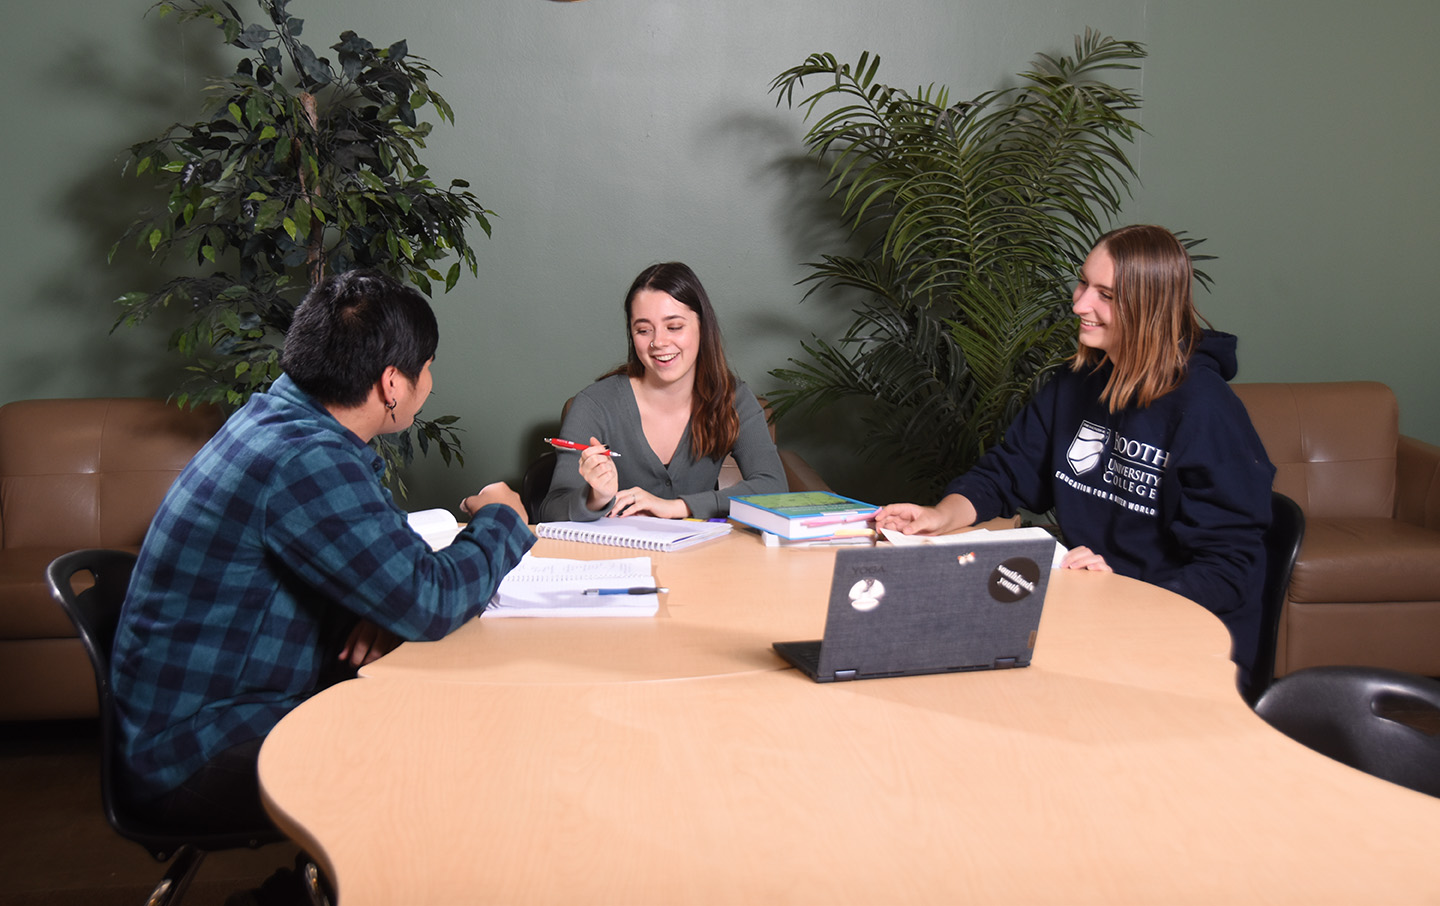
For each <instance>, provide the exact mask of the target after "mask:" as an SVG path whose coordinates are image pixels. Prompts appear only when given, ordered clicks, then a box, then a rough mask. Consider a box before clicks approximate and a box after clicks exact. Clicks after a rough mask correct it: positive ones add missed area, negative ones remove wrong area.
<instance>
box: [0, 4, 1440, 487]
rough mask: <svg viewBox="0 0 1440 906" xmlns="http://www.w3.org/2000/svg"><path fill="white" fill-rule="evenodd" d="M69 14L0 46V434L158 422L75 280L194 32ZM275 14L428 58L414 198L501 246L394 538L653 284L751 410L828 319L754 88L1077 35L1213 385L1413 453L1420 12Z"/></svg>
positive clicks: (181, 68)
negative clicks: (1394, 396)
mask: <svg viewBox="0 0 1440 906" xmlns="http://www.w3.org/2000/svg"><path fill="white" fill-rule="evenodd" d="M247 3H248V0H237V5H238V6H239V7H240V8H242V10H243V9H246V8H247ZM13 6H15V5H13V4H12V7H13ZM86 6H87V7H89V8H86V9H84V11H83V13H77V11H76V7H75V5H72V4H24V5H21V6H19V8H12V9H8V10H7V11H6V12H5V13H4V14H3V21H4V22H5V24H6V26H7V28H6V32H7V37H8V38H9V45H10V46H9V50H8V51H7V53H6V54H5V55H3V57H0V77H3V80H4V84H5V86H6V88H7V91H6V92H5V94H4V98H3V100H0V104H3V105H4V106H3V110H4V113H5V122H6V123H7V134H6V137H5V140H4V148H5V151H4V167H3V169H0V185H3V188H4V195H3V197H4V198H5V200H6V210H5V213H6V216H4V217H3V218H0V231H3V232H0V256H3V257H0V261H3V266H4V274H5V276H6V285H7V292H5V293H4V294H3V296H0V323H3V325H4V328H3V330H0V366H3V367H0V402H5V401H8V400H12V399H21V398H27V397H52V396H94V395H142V394H163V393H164V392H166V391H167V390H168V389H169V386H170V385H169V383H168V381H169V380H170V379H171V377H172V376H173V375H174V373H175V371H176V367H177V366H176V363H175V362H173V361H171V360H169V359H168V358H167V357H166V356H165V355H164V354H163V352H162V351H161V349H162V339H163V336H164V332H165V328H164V326H163V325H156V326H155V327H154V328H147V329H144V330H141V331H126V332H122V333H119V334H116V335H113V336H112V335H110V334H109V328H110V321H111V318H112V316H113V312H112V310H111V309H110V308H109V307H108V305H107V303H108V300H110V299H113V298H114V297H115V296H116V295H118V294H119V293H121V292H123V291H125V290H128V289H133V288H136V287H137V286H140V285H144V284H143V281H144V280H145V279H146V277H147V269H146V267H145V265H144V264H143V263H142V262H137V261H135V260H134V258H133V257H130V258H127V259H125V260H124V261H123V262H121V263H117V265H115V266H107V265H106V264H105V252H106V249H107V248H108V246H109V245H110V243H111V242H113V241H114V239H115V238H116V237H117V236H118V234H119V232H120V231H121V230H122V229H123V227H124V225H125V224H126V223H127V222H128V219H129V217H130V215H131V212H133V211H134V210H135V209H136V205H137V199H136V194H135V193H136V190H137V186H136V185H135V184H134V183H133V182H127V183H122V182H120V181H119V179H118V173H119V160H120V155H121V152H122V151H123V149H124V148H125V147H127V146H128V145H129V144H131V143H133V142H135V141H138V140H140V139H142V138H145V137H148V136H149V135H152V134H154V133H156V132H158V131H159V130H160V129H161V128H163V127H164V126H165V125H166V124H168V123H170V122H172V121H175V120H178V119H191V118H194V117H195V116H196V115H197V103H196V97H197V95H198V93H199V91H200V89H201V87H202V86H203V80H204V76H205V74H206V73H207V72H211V71H216V70H215V69H214V67H216V66H221V65H224V64H223V63H221V62H219V61H220V60H221V59H222V58H223V54H220V53H219V52H217V50H216V48H215V40H214V38H213V37H212V32H211V30H210V29H208V28H207V27H205V26H202V25H199V24H194V25H191V26H188V27H185V28H180V27H178V26H176V25H175V24H174V23H173V22H172V21H170V20H163V21H162V20H160V19H159V18H158V17H157V16H156V15H155V14H153V13H152V14H150V15H149V16H146V15H145V11H146V10H147V8H148V6H149V4H148V2H147V0H117V2H111V3H104V4H101V3H92V4H87V5H86ZM291 12H292V13H293V14H295V15H298V16H300V17H301V18H304V19H305V20H306V32H305V37H306V38H307V39H308V40H309V41H310V42H311V43H312V44H314V45H316V46H322V45H328V44H330V43H333V41H334V38H335V36H337V35H338V33H339V32H340V31H341V30H343V29H346V28H350V29H354V30H355V31H357V32H359V33H360V34H361V35H363V36H365V37H367V38H370V39H372V40H375V41H377V42H389V41H393V40H398V39H400V38H405V39H407V40H408V41H409V44H410V48H411V51H412V53H416V54H419V55H421V56H424V57H426V58H428V59H429V60H430V62H431V63H432V64H433V65H435V66H436V67H437V68H438V69H439V70H440V71H441V73H442V76H441V78H440V79H439V81H438V82H437V87H438V88H439V89H440V90H441V91H442V92H443V93H444V94H445V95H446V96H447V98H448V99H449V100H450V101H451V103H452V104H453V106H454V107H455V109H456V113H457V116H458V118H459V124H458V126H457V127H456V128H449V127H440V128H439V129H438V131H437V134H436V135H435V137H434V138H433V139H432V141H431V149H430V150H431V157H430V163H431V165H432V169H433V170H434V171H435V172H436V173H437V174H438V175H439V176H441V177H443V178H446V179H448V178H451V177H464V178H466V179H469V180H470V181H471V182H472V183H473V184H474V186H475V187H476V191H477V193H478V194H479V195H480V197H481V199H482V200H483V202H484V203H485V204H486V205H487V206H488V207H490V208H492V209H494V210H495V211H496V212H497V215H498V217H497V219H496V221H495V236H494V238H493V239H491V240H488V241H483V243H482V246H481V274H480V277H479V279H478V280H477V279H472V278H470V277H469V276H468V275H467V276H466V278H465V279H464V280H462V282H461V284H460V286H459V287H457V289H456V290H455V291H454V292H452V293H450V294H449V295H448V296H444V297H442V298H440V299H438V300H437V306H436V307H437V310H438V312H439V314H440V319H441V325H442V330H443V332H444V336H443V339H442V343H441V349H440V355H439V360H438V361H437V364H436V367H435V373H436V387H437V389H436V393H435V396H434V398H433V402H432V403H431V404H430V406H429V407H428V408H429V411H430V412H431V414H439V413H441V412H449V413H453V414H457V415H460V416H461V417H462V419H463V422H462V424H463V425H464V426H466V427H467V428H468V432H467V434H466V435H465V437H466V450H467V454H466V456H467V464H466V466H465V467H464V468H463V469H456V468H450V469H445V468H444V467H442V466H441V465H440V464H439V463H438V461H437V462H434V463H426V464H423V465H421V466H420V467H418V468H417V469H416V470H415V473H414V474H413V475H412V476H411V477H410V479H409V480H410V484H411V487H412V501H411V503H412V505H415V506H433V505H452V504H453V503H454V501H455V500H458V498H459V497H460V496H461V494H462V493H463V492H467V491H470V490H473V489H474V488H475V487H478V486H479V485H481V484H483V483H485V482H486V481H490V480H493V479H496V478H504V479H507V480H510V481H512V482H515V481H518V479H519V477H520V475H521V473H522V471H523V469H524V464H525V463H526V462H527V461H528V460H529V459H530V458H531V457H533V456H534V455H535V454H536V453H537V452H539V449H538V446H537V444H538V437H539V436H540V435H541V434H543V433H544V432H545V431H547V430H553V429H554V428H555V427H556V424H557V421H558V413H559V407H560V405H561V403H562V402H563V401H564V399H565V398H566V397H567V396H569V395H570V394H572V393H574V392H575V391H576V390H578V389H579V388H580V387H581V386H583V385H584V384H585V383H586V382H588V381H589V380H590V379H591V378H593V377H594V376H596V375H597V374H599V373H600V372H602V371H604V370H605V369H606V368H608V367H609V366H610V365H612V364H614V363H615V362H617V361H619V360H620V359H621V358H622V355H623V350H624V336H623V325H622V324H621V316H620V301H621V294H622V293H623V292H624V290H625V288H626V287H627V286H628V283H629V281H630V279H631V277H633V276H634V274H635V273H637V272H638V271H639V270H640V269H641V268H642V267H644V266H645V265H647V264H649V263H651V262H654V261H658V260H667V259H672V258H678V259H681V260H685V261H687V262H689V263H690V264H691V265H692V266H694V267H695V269H696V270H697V272H698V273H699V274H700V276H701V278H702V279H703V280H704V281H705V283H706V285H707V288H708V289H709V290H710V293H711V296H712V297H713V298H714V299H715V301H716V304H717V308H718V309H719V311H720V315H721V319H722V323H723V325H724V327H725V331H726V342H727V348H728V351H729V353H730V357H731V360H732V364H733V365H734V367H735V368H736V369H737V370H738V371H739V372H740V374H741V376H742V377H744V378H745V379H747V380H748V381H749V382H750V383H751V385H752V386H753V387H754V388H755V389H757V390H760V391H764V390H765V389H766V388H767V387H770V386H773V382H772V381H771V379H770V378H769V377H768V375H767V372H768V371H769V369H771V368H775V367H777V366H781V365H783V364H785V360H786V358H787V357H789V356H791V355H793V354H795V353H796V352H797V351H798V347H799V342H800V341H801V340H802V339H806V338H808V337H809V336H810V335H811V334H812V333H814V334H820V335H822V336H827V337H833V336H834V335H835V334H836V333H837V332H838V330H839V329H840V327H841V326H842V325H843V324H844V323H845V322H846V320H847V318H846V315H847V309H846V308H845V306H844V304H843V301H840V300H833V299H832V300H826V299H818V298H813V297H812V299H811V300H809V301H807V302H805V303H804V304H801V302H800V298H801V295H802V292H803V291H802V290H801V289H799V288H797V287H796V286H795V285H794V284H795V283H796V281H798V280H799V279H801V278H802V277H803V276H804V275H805V273H806V271H805V269H804V267H803V262H805V261H808V260H814V259H815V258H816V257H818V256H819V255H820V254H822V253H824V252H825V251H828V250H831V249H834V248H836V247H837V244H838V243H839V242H840V241H841V238H842V236H841V233H840V232H839V231H838V230H837V228H836V225H835V224H834V222H833V219H832V218H831V216H830V209H829V207H828V205H827V204H826V202H825V201H824V199H823V197H822V195H821V193H820V192H819V191H818V188H819V187H818V185H817V182H816V180H815V178H814V176H813V174H809V173H807V172H805V171H804V170H803V168H797V167H795V166H794V165H793V164H792V162H791V158H792V157H793V155H795V154H796V153H797V152H798V151H799V150H800V136H801V134H802V132H803V123H802V120H801V117H800V115H799V113H798V112H796V111H791V110H788V109H785V108H779V109H777V108H776V106H775V104H774V99H773V98H772V97H771V96H770V95H769V94H768V93H767V88H768V85H769V82H770V80H771V79H772V78H773V77H774V76H775V75H776V74H777V73H779V72H781V71H782V70H784V69H786V68H788V67H790V66H793V65H795V64H797V63H799V62H801V61H802V60H803V59H804V57H805V56H806V55H807V54H808V53H810V52H812V51H817V50H828V51H831V52H834V53H835V54H837V55H838V56H840V57H841V58H852V59H853V58H854V57H856V56H858V54H859V52H860V51H861V50H864V49H868V50H871V51H873V52H878V53H879V54H880V55H881V56H882V57H883V59H884V63H883V64H882V69H881V75H882V78H883V79H884V80H886V81H888V82H891V83H893V84H900V85H916V84H919V83H922V82H924V83H929V82H935V83H941V84H946V85H949V86H950V87H951V89H952V91H953V92H954V93H956V94H957V95H962V96H963V95H969V94H974V93H978V92H980V91H982V90H985V89H988V88H992V87H995V86H996V85H998V84H1000V83H1001V82H1002V81H1003V80H1005V79H1006V78H1007V77H1008V76H1009V75H1010V74H1011V73H1013V72H1015V71H1017V70H1019V69H1021V68H1023V67H1025V66H1026V65H1027V64H1028V62H1029V60H1030V58H1031V57H1032V55H1033V54H1034V53H1035V52H1037V51H1049V52H1064V51H1067V50H1068V49H1069V48H1070V47H1071V43H1072V38H1073V35H1074V34H1076V33H1077V32H1079V31H1081V30H1083V29H1084V28H1085V27H1086V26H1087V25H1089V26H1094V27H1096V28H1099V29H1101V30H1102V31H1105V32H1108V33H1110V34H1113V35H1116V36H1118V37H1122V38H1128V39H1134V40H1139V41H1142V42H1144V43H1146V44H1147V46H1148V47H1149V49H1150V51H1151V55H1152V56H1151V59H1150V60H1149V61H1148V62H1147V65H1146V67H1145V69H1144V70H1143V72H1142V73H1141V74H1139V75H1138V76H1137V78H1136V82H1135V84H1136V85H1137V86H1138V87H1139V88H1140V89H1141V90H1142V91H1143V93H1144V95H1145V98H1146V106H1145V110H1144V113H1143V119H1144V122H1145V125H1146V128H1147V130H1148V133H1147V134H1146V135H1145V136H1144V137H1143V139H1142V140H1141V142H1140V143H1139V145H1138V147H1137V149H1136V160H1137V161H1138V163H1139V165H1140V169H1141V176H1142V180H1143V185H1142V186H1141V187H1138V188H1137V191H1136V196H1135V199H1134V202H1133V204H1132V205H1131V208H1130V216H1129V219H1132V220H1149V221H1155V222H1161V223H1165V224H1167V225H1170V226H1173V227H1176V228H1184V229H1188V230H1190V231H1192V232H1194V233H1196V234H1199V235H1204V236H1207V237H1209V239H1210V241H1209V244H1208V249H1209V250H1210V251H1211V252H1212V253H1213V254H1217V255H1219V256H1220V260H1219V261H1217V262H1213V263H1212V264H1211V265H1209V270H1210V272H1211V273H1212V275H1213V276H1214V277H1215V278H1216V282H1217V286H1216V288H1215V291H1214V292H1213V293H1212V294H1211V295H1210V296H1208V297H1204V298H1202V300H1201V302H1202V307H1203V310H1204V311H1205V312H1206V314H1208V315H1209V316H1210V318H1211V320H1213V321H1214V322H1215V323H1216V325H1217V326H1219V327H1222V328H1224V329H1227V330H1230V331H1232V332H1235V333H1238V334H1239V335H1240V337H1241V341H1242V345H1241V352H1242V356H1243V360H1242V379H1247V380H1325V379H1349V378H1373V379H1378V380H1382V381H1385V382H1387V383H1389V384H1390V385H1391V386H1392V387H1394V388H1395V390H1396V392H1397V393H1398V394H1399V396H1400V400H1401V408H1402V427H1403V428H1404V430H1405V431H1406V432H1407V433H1410V434H1414V435H1417V436H1419V437H1422V438H1424V439H1426V440H1429V441H1431V442H1440V391H1437V390H1436V388H1435V382H1434V381H1433V380H1432V377H1433V375H1434V374H1435V368H1434V366H1433V365H1432V364H1431V361H1432V358H1431V355H1432V354H1431V350H1432V348H1433V347H1434V346H1435V345H1436V339H1437V330H1440V328H1437V326H1436V325H1437V324H1440V319H1437V318H1436V317H1435V316H1434V315H1433V314H1428V315H1427V314H1426V312H1427V311H1428V310H1430V309H1431V308H1432V307H1433V300H1434V295H1435V291H1434V290H1433V289H1432V288H1431V286H1430V285H1429V280H1428V278H1429V273H1428V268H1427V267H1426V266H1425V264H1424V262H1426V261H1428V260H1429V257H1430V256H1429V255H1428V254H1427V253H1428V252H1429V251H1430V250H1431V249H1433V248H1435V247H1437V246H1440V229H1437V227H1436V226H1435V223H1434V221H1433V219H1431V217H1430V216H1429V215H1430V214H1431V212H1433V211H1435V210H1437V209H1440V205H1437V202H1440V197H1437V196H1440V178H1437V176H1436V174H1435V171H1434V169H1433V168H1432V167H1430V166H1427V165H1428V164H1430V163H1431V161H1432V160H1433V159H1434V157H1435V155H1434V154H1433V152H1432V151H1431V149H1432V148H1433V147H1434V145H1435V144H1436V140H1437V139H1440V119H1437V117H1436V115H1435V103H1434V100H1433V99H1434V98H1435V97H1437V96H1440V68H1437V67H1436V66H1435V65H1434V64H1433V63H1432V62H1430V61H1429V55H1428V54H1427V53H1426V51H1427V50H1429V48H1428V47H1427V46H1425V44H1424V43H1422V42H1424V41H1425V40H1426V39H1427V38H1428V36H1430V35H1432V34H1434V33H1435V32H1436V30H1437V26H1440V4H1434V3H1433V2H1409V3H1406V2H1396V0H1382V2H1378V3H1371V4H1366V5H1364V6H1363V7H1360V6H1355V5H1352V4H1348V3H1342V2H1339V0H1330V2H1314V0H1272V2H1268V3H1256V2H1253V0H1251V2H1242V0H1234V2H1225V0H1205V2H1181V0H1165V2H1145V0H1073V2H1066V0H1021V2H1017V0H886V2H885V3H877V2H873V0H872V2H860V0H823V2H821V0H808V2H804V3H774V2H772V0H726V2H724V3H710V4H701V3H694V2H682V0H585V2H582V3H553V2H549V0H505V2H503V3H502V2H498V0H482V2H479V3H461V2H459V0H415V2H411V3H406V4H396V3H388V2H381V0H348V2H345V3H343V4H342V3H338V2H334V0H330V2H322V0H293V2H292V7H291ZM829 427H830V428H831V429H832V430H830V432H829V433H831V434H836V433H841V434H843V430H842V431H840V432H836V431H835V430H834V426H829ZM780 434H781V442H782V444H784V445H787V446H792V447H796V448H799V449H801V450H802V451H803V452H804V453H805V454H806V455H807V456H808V457H809V459H810V460H811V461H812V463H814V464H815V465H816V466H818V467H819V468H820V469H821V471H822V472H823V473H824V474H825V475H826V476H827V477H828V478H829V479H830V480H831V482H832V483H833V484H835V485H836V486H837V487H838V488H839V489H841V490H844V491H849V492H851V493H855V494H857V495H862V496H870V497H872V498H874V499H877V500H882V499H888V497H889V496H890V495H891V494H892V493H898V488H899V485H898V484H897V483H896V482H894V481H893V480H892V479H891V478H890V477H889V476H887V475H886V473H885V468H884V466H883V464H875V463H864V462H859V461H857V460H855V458H854V457H853V456H852V455H851V453H850V451H849V450H848V449H846V448H845V446H844V444H843V442H833V443H822V442H820V441H818V440H816V439H815V438H816V434H815V432H813V431H810V430H807V429H806V427H805V426H802V425H798V424H782V425H781V427H780Z"/></svg>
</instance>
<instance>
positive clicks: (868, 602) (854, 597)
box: [850, 578, 885, 613]
mask: <svg viewBox="0 0 1440 906" xmlns="http://www.w3.org/2000/svg"><path fill="white" fill-rule="evenodd" d="M883 597H885V583H883V582H881V581H880V580H879V579H872V578H865V579H861V580H860V581H859V582H856V583H855V584H854V585H852V586H850V606H851V607H853V608H855V609H856V610H858V611H860V612H861V613H867V612H869V611H872V610H874V609H875V608H877V607H879V606H880V599H881V598H883Z"/></svg>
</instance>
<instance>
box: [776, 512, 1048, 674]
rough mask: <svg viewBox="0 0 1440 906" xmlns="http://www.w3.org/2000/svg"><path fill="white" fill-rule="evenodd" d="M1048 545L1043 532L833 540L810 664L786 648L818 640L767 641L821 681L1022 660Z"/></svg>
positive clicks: (1039, 599)
mask: <svg viewBox="0 0 1440 906" xmlns="http://www.w3.org/2000/svg"><path fill="white" fill-rule="evenodd" d="M1054 551H1055V543H1054V541H1053V540H1049V539H1046V538H1038V539H1037V538H1024V539H1014V540H1005V541H988V542H984V543H977V544H974V545H920V546H915V547H891V546H880V547H867V548H844V549H841V550H839V551H837V552H836V556H835V571H834V574H833V577H832V579H831V583H830V602H829V613H828V615H827V617H826V620H825V638H824V640H823V641H822V642H821V643H819V659H818V664H815V665H813V666H810V667H809V669H807V665H804V664H802V663H800V661H799V660H797V659H796V657H792V654H796V655H798V656H799V657H800V658H802V659H813V657H814V651H813V647H814V646H815V644H816V643H813V642H812V643H808V645H807V643H786V642H779V643H776V645H775V649H776V651H778V652H779V653H780V654H782V655H783V656H785V657H786V658H787V659H788V660H791V661H792V663H795V664H796V666H799V667H801V668H802V669H806V670H807V672H810V673H812V675H813V676H814V678H815V679H817V680H819V681H821V682H826V681H831V680H837V679H865V678H869V677H881V676H908V675H914V674H921V673H944V672H952V671H960V670H989V669H994V668H997V667H1024V666H1028V665H1029V663H1030V658H1031V655H1032V654H1033V653H1034V650H1035V636H1036V632H1037V631H1038V629H1039V626H1040V611H1041V608H1042V606H1043V604H1044V601H1045V591H1046V589H1047V587H1048V586H1049V580H1050V565H1051V560H1052V558H1053V556H1054ZM792 646H805V647H810V648H811V649H812V650H811V651H810V652H809V657H808V658H806V657H805V654H804V653H802V652H798V651H796V650H795V649H794V648H793V647H792ZM787 648H791V651H787V650H786V649H787Z"/></svg>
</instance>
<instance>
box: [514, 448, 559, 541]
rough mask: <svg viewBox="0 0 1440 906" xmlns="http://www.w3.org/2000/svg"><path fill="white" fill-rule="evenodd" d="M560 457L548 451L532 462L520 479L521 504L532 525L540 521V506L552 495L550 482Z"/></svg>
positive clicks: (552, 451)
mask: <svg viewBox="0 0 1440 906" xmlns="http://www.w3.org/2000/svg"><path fill="white" fill-rule="evenodd" d="M558 460H559V457H558V456H556V455H555V451H554V450H546V451H545V452H544V453H541V454H540V455H539V456H537V457H535V459H534V460H533V461H531V463H530V465H529V466H528V467H526V469H525V477H524V478H522V479H520V503H521V504H523V505H524V507H525V513H526V515H527V516H529V517H530V521H531V522H532V523H535V522H539V521H540V504H541V503H543V502H544V501H545V495H547V494H549V493H550V482H551V480H552V479H554V477H555V463H556V462H557V461H558Z"/></svg>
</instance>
